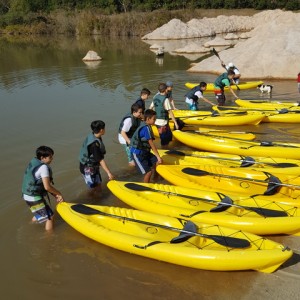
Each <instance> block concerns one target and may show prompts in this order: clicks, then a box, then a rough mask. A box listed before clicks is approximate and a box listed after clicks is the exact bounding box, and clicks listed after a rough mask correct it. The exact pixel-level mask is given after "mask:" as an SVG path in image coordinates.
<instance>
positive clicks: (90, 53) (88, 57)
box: [82, 50, 102, 61]
mask: <svg viewBox="0 0 300 300" xmlns="http://www.w3.org/2000/svg"><path fill="white" fill-rule="evenodd" d="M101 59H102V58H101V57H100V56H99V55H98V54H97V52H95V51H92V50H90V51H88V53H87V54H86V56H85V57H84V58H83V59H82V60H83V61H97V60H101Z"/></svg>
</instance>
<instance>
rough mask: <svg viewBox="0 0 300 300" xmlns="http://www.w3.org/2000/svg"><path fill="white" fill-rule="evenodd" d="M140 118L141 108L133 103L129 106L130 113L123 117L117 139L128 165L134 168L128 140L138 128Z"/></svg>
mask: <svg viewBox="0 0 300 300" xmlns="http://www.w3.org/2000/svg"><path fill="white" fill-rule="evenodd" d="M141 116H142V108H141V107H139V105H138V104H136V103H134V104H132V105H131V113H130V114H127V115H126V116H125V117H123V119H122V121H121V123H120V125H119V134H118V139H119V143H120V144H121V145H123V147H124V149H125V152H126V155H127V158H128V164H129V165H130V166H134V165H135V163H134V160H133V158H132V154H131V152H130V148H129V144H130V139H131V137H132V136H133V134H134V132H135V131H136V129H137V128H138V127H139V126H140V123H141Z"/></svg>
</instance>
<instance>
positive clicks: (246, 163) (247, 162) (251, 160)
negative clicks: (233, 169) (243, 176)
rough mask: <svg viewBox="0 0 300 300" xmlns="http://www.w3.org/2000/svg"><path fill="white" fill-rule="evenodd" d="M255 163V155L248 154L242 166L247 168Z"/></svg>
mask: <svg viewBox="0 0 300 300" xmlns="http://www.w3.org/2000/svg"><path fill="white" fill-rule="evenodd" d="M254 164H255V160H254V158H253V157H251V156H246V157H245V158H244V159H243V160H242V164H241V168H246V167H251V166H253V165H254Z"/></svg>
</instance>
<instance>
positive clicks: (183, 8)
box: [0, 0, 300, 36]
mask: <svg viewBox="0 0 300 300" xmlns="http://www.w3.org/2000/svg"><path fill="white" fill-rule="evenodd" d="M277 8H280V9H285V10H299V9H300V2H299V1H295V0H184V1H182V0H148V1H144V0H81V1H76V0H0V30H1V32H2V33H10V34H71V35H74V34H82V35H91V34H101V35H103V34H105V35H113V36H142V35H144V34H146V33H148V32H150V31H153V30H154V29H155V28H157V27H159V26H162V25H163V24H165V23H167V22H168V21H170V20H171V19H172V18H178V19H180V20H182V21H184V22H186V21H188V20H190V19H192V18H201V17H204V16H206V17H209V11H215V10H216V9H255V10H265V9H277ZM214 13H215V12H214ZM222 14H224V13H222ZM225 14H226V13H225Z"/></svg>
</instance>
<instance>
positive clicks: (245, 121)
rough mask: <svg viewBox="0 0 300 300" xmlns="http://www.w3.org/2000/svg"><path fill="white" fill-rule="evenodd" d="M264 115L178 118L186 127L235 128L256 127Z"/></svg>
mask: <svg viewBox="0 0 300 300" xmlns="http://www.w3.org/2000/svg"><path fill="white" fill-rule="evenodd" d="M263 118H264V114H262V113H256V114H248V113H247V114H233V115H232V114H225V115H216V116H211V115H208V116H203V115H201V114H199V115H198V116H196V115H192V116H185V117H180V119H181V120H182V121H183V122H184V123H185V124H186V125H214V126H237V125H258V124H259V123H260V122H261V121H262V119H263Z"/></svg>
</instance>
